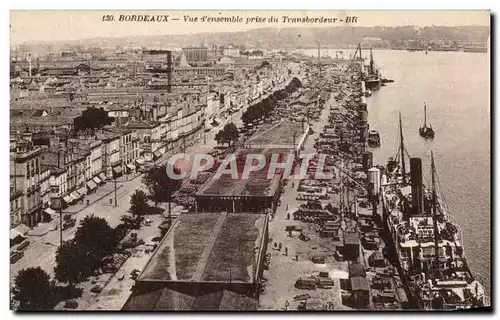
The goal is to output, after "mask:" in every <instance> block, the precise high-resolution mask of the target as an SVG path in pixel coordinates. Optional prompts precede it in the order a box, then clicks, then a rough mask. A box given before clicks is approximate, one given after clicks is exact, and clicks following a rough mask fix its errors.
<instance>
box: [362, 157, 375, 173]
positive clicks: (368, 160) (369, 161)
mask: <svg viewBox="0 0 500 320" xmlns="http://www.w3.org/2000/svg"><path fill="white" fill-rule="evenodd" d="M362 163H363V172H364V173H366V174H368V169H370V168H371V167H372V165H373V154H372V153H371V152H370V151H366V152H363V158H362Z"/></svg>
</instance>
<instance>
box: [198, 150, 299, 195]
mask: <svg viewBox="0 0 500 320" xmlns="http://www.w3.org/2000/svg"><path fill="white" fill-rule="evenodd" d="M288 153H290V149H238V150H237V151H236V166H237V172H238V179H233V177H232V176H231V175H230V174H223V175H221V176H220V177H219V178H218V179H216V178H215V176H213V177H212V178H211V179H210V180H208V181H207V182H206V183H205V184H204V185H203V186H202V187H201V188H200V190H199V191H198V193H197V195H199V196H243V197H245V196H246V197H252V196H253V197H270V196H273V195H274V194H275V193H276V190H277V188H278V186H279V182H280V179H281V175H280V174H279V170H280V169H278V170H276V172H277V173H278V174H275V175H273V177H272V179H269V178H268V177H267V175H268V171H269V164H270V160H271V156H272V154H281V155H282V157H283V156H284V155H286V154H288ZM248 154H264V156H265V157H266V165H265V166H264V168H262V169H260V170H258V171H254V172H251V173H250V174H249V176H248V179H243V178H242V175H243V171H244V166H245V162H246V159H247V155H248ZM278 161H280V162H285V161H286V160H284V159H279V160H278Z"/></svg>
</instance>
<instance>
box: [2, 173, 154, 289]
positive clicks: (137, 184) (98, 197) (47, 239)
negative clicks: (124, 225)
mask: <svg viewBox="0 0 500 320" xmlns="http://www.w3.org/2000/svg"><path fill="white" fill-rule="evenodd" d="M136 189H144V190H145V186H144V185H143V184H142V181H141V179H140V174H136V175H134V176H132V177H129V179H128V181H127V177H121V178H120V179H118V181H117V191H116V198H117V206H115V205H114V182H113V181H108V182H106V183H105V184H104V185H103V186H100V187H99V188H98V189H97V191H96V192H95V193H93V194H90V195H87V196H86V197H85V200H84V203H83V204H81V203H80V204H75V205H73V206H70V207H68V208H67V209H65V210H64V211H63V214H65V213H70V214H71V215H72V216H73V218H75V219H76V225H75V226H74V227H72V228H69V229H67V230H63V232H62V238H63V240H68V239H71V238H73V236H74V234H75V231H76V228H77V226H78V225H79V223H80V221H81V220H82V219H83V218H85V217H86V216H88V215H91V214H93V215H94V216H97V217H100V218H104V219H106V220H107V221H108V223H109V224H110V226H111V227H116V226H117V225H118V224H120V223H121V221H120V217H121V216H122V215H124V214H127V211H128V209H129V208H130V196H131V195H132V194H133V193H134V192H135V190H136ZM110 199H111V201H112V203H113V204H110ZM86 200H90V204H89V205H87V204H86ZM58 224H59V219H58V218H56V219H53V221H51V222H49V223H44V224H41V225H40V226H38V227H36V228H35V229H33V230H32V231H31V232H30V233H28V235H27V240H28V241H30V245H29V246H28V247H27V249H26V250H25V251H24V257H23V258H21V259H20V260H19V261H17V262H16V263H14V264H11V265H10V276H11V280H13V279H14V277H15V276H16V275H17V273H18V271H19V270H21V269H25V268H29V267H37V266H39V267H41V268H42V269H43V270H45V271H46V272H47V273H48V274H49V275H51V276H53V275H54V267H55V255H56V251H57V248H58V246H59V243H60V231H59V230H55V228H56V225H58Z"/></svg>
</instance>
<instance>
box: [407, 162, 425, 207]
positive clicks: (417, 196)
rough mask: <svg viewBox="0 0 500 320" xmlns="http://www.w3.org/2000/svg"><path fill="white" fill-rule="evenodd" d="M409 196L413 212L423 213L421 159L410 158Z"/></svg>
mask: <svg viewBox="0 0 500 320" xmlns="http://www.w3.org/2000/svg"><path fill="white" fill-rule="evenodd" d="M410 175H411V198H412V211H413V214H421V213H424V212H423V211H424V193H423V185H422V159H420V158H410Z"/></svg>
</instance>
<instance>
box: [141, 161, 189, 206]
mask: <svg viewBox="0 0 500 320" xmlns="http://www.w3.org/2000/svg"><path fill="white" fill-rule="evenodd" d="M166 166H167V165H162V166H159V167H155V168H153V169H151V170H149V171H148V173H147V174H146V176H145V177H144V178H143V180H142V182H143V183H144V184H145V185H146V186H147V187H148V189H149V193H150V194H151V196H152V198H153V200H154V202H155V205H156V204H158V202H165V201H168V213H169V214H170V213H171V205H170V203H171V202H172V199H173V195H174V193H175V192H176V191H177V190H179V188H180V187H181V186H182V180H181V179H172V177H170V176H169V175H167V167H166ZM172 171H173V172H174V174H180V173H181V170H180V169H179V168H177V167H175V166H174V167H173V168H172Z"/></svg>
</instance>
